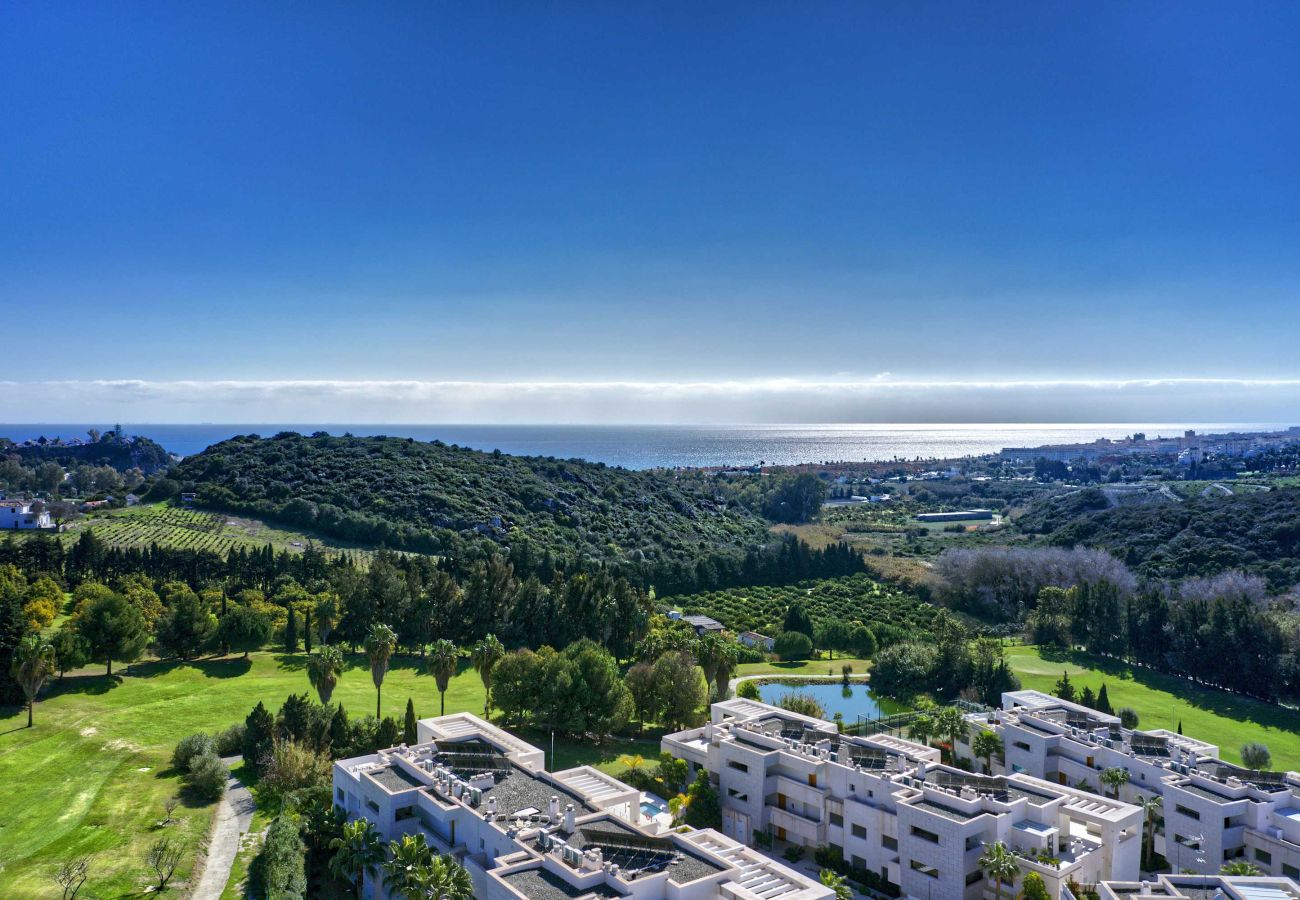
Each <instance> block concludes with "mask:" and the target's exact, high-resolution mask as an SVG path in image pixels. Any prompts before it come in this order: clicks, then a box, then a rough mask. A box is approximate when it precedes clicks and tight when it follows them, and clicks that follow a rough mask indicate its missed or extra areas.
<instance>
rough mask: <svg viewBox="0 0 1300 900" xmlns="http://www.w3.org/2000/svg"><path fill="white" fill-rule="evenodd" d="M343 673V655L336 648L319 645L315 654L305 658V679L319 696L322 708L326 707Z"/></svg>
mask: <svg viewBox="0 0 1300 900" xmlns="http://www.w3.org/2000/svg"><path fill="white" fill-rule="evenodd" d="M342 673H343V653H342V651H340V650H339V648H338V647H331V646H330V645H329V644H321V645H320V646H319V647H317V648H316V652H315V653H313V654H312V655H311V656H309V657H307V679H308V680H309V681H311V686H312V687H314V688H315V689H316V693H318V694H320V702H321V705H322V706H328V705H329V702H330V697H331V696H333V694H334V688H335V686H336V685H338V683H339V675H341V674H342Z"/></svg>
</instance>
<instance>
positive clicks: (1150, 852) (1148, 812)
mask: <svg viewBox="0 0 1300 900" xmlns="http://www.w3.org/2000/svg"><path fill="white" fill-rule="evenodd" d="M1162 805H1163V801H1162V800H1161V798H1160V795H1159V794H1156V795H1155V796H1154V797H1143V796H1139V797H1138V798H1137V806H1138V808H1139V809H1141V810H1142V815H1143V816H1145V817H1146V823H1145V824H1146V829H1145V830H1146V834H1145V835H1144V837H1145V838H1146V841H1145V847H1144V851H1145V856H1146V860H1147V866H1148V867H1150V865H1151V860H1152V858H1153V857H1154V856H1155V855H1156V818H1157V817H1158V816H1159V815H1160V807H1161V806H1162Z"/></svg>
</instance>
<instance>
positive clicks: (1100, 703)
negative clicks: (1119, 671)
mask: <svg viewBox="0 0 1300 900" xmlns="http://www.w3.org/2000/svg"><path fill="white" fill-rule="evenodd" d="M1097 712H1102V713H1105V714H1106V715H1108V716H1113V715H1115V710H1114V709H1113V708H1112V707H1111V705H1110V696H1109V695H1108V694H1107V693H1106V682H1104V681H1103V682H1102V683H1101V690H1100V691H1098V692H1097Z"/></svg>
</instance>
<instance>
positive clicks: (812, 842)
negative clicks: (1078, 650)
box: [662, 698, 1142, 900]
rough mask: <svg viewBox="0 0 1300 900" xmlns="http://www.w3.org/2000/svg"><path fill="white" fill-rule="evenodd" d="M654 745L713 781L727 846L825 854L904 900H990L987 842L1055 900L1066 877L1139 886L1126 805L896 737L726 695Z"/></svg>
mask: <svg viewBox="0 0 1300 900" xmlns="http://www.w3.org/2000/svg"><path fill="white" fill-rule="evenodd" d="M662 746H663V749H664V750H666V751H667V752H669V753H671V754H672V755H673V756H676V757H678V758H680V759H684V760H687V761H688V762H689V763H690V764H691V766H692V768H704V769H706V770H707V771H708V772H709V773H710V775H712V776H714V777H715V778H716V780H717V784H718V793H719V796H720V798H721V801H722V805H723V828H722V830H723V832H724V834H726V835H727V836H729V837H731V838H733V839H735V840H738V841H741V842H743V843H751V842H753V841H754V840H755V838H756V835H758V834H759V833H760V832H761V833H765V834H768V835H771V836H772V838H773V839H775V840H776V841H779V842H788V843H790V844H795V845H799V846H803V847H807V848H809V849H815V848H820V847H830V848H832V849H833V850H835V851H838V852H839V853H840V854H842V855H843V857H844V859H845V860H846V861H848V862H849V863H850V865H852V866H853V867H854V868H858V869H863V870H866V871H869V872H872V873H874V874H876V875H878V876H879V877H880V878H882V879H886V880H888V881H890V882H892V883H893V884H895V885H898V886H899V888H900V889H901V891H902V894H903V895H904V896H906V897H917V898H923V897H934V898H938V897H945V898H946V897H953V898H957V897H960V898H964V900H978V898H983V897H985V896H992V895H993V892H994V887H993V885H992V884H990V883H989V882H988V881H987V879H986V878H985V876H984V873H983V872H982V871H981V869H980V866H979V858H980V856H981V854H982V853H983V851H984V848H985V847H986V846H987V845H989V844H992V843H996V842H999V841H1000V842H1003V843H1005V844H1006V846H1007V847H1008V848H1010V849H1011V850H1012V851H1013V852H1014V853H1015V854H1016V855H1017V857H1018V861H1019V863H1020V870H1021V873H1022V875H1023V873H1025V872H1031V871H1032V872H1037V873H1038V874H1039V875H1041V876H1042V877H1043V880H1044V883H1045V884H1046V885H1047V887H1048V890H1049V892H1050V893H1051V895H1052V896H1053V897H1057V896H1060V890H1061V887H1062V886H1063V885H1064V884H1066V883H1067V882H1068V881H1069V880H1071V879H1074V880H1076V881H1078V882H1079V883H1083V884H1088V883H1094V882H1096V881H1100V880H1102V879H1103V878H1121V879H1125V878H1136V877H1137V875H1138V865H1139V857H1140V855H1141V848H1140V844H1141V824H1142V813H1141V810H1139V809H1138V808H1137V807H1135V806H1132V805H1130V804H1128V803H1124V802H1122V801H1118V800H1111V799H1108V798H1104V797H1099V796H1097V795H1094V794H1091V793H1089V792H1087V791H1083V790H1078V789H1075V788H1071V787H1068V786H1062V785H1059V784H1053V783H1050V782H1048V781H1045V780H1043V779H1040V778H1034V777H1031V776H1029V775H1024V774H1014V775H998V776H983V775H972V774H971V773H969V772H965V771H963V770H960V769H957V768H954V767H950V766H945V765H941V764H940V762H939V751H938V750H936V749H933V748H930V747H926V746H923V745H921V744H918V743H915V742H913V741H909V740H905V739H903V738H898V737H892V736H889V735H874V736H871V737H854V736H850V735H844V734H841V733H840V732H839V730H838V728H837V727H836V726H835V725H834V724H832V723H831V722H826V721H823V720H821V719H816V718H811V717H809V716H803V715H799V714H797V713H793V712H789V711H787V710H784V709H781V708H779V707H776V706H772V705H769V704H766V703H760V702H758V701H754V700H746V699H741V698H738V699H734V700H725V701H721V702H718V703H715V704H713V705H712V707H711V710H710V720H709V722H708V724H706V725H704V726H702V727H699V728H692V729H688V730H686V731H681V732H678V733H676V734H670V735H667V736H665V737H664V738H663V744H662ZM1018 883H1019V878H1017V885H1018ZM1008 890H1009V888H1008Z"/></svg>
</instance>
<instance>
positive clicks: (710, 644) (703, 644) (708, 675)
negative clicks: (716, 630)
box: [695, 633, 726, 685]
mask: <svg viewBox="0 0 1300 900" xmlns="http://www.w3.org/2000/svg"><path fill="white" fill-rule="evenodd" d="M725 646H726V641H725V640H723V637H722V635H720V634H713V633H709V634H706V635H704V636H703V637H701V638H700V639H699V641H698V642H697V644H696V649H695V660H696V662H698V663H699V664H700V668H701V669H703V670H704V683H705V685H710V684H713V679H714V678H715V677H716V676H717V674H718V666H719V665H721V663H722V655H723V653H725V652H726V651H725V650H724V649H723V647H725Z"/></svg>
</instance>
